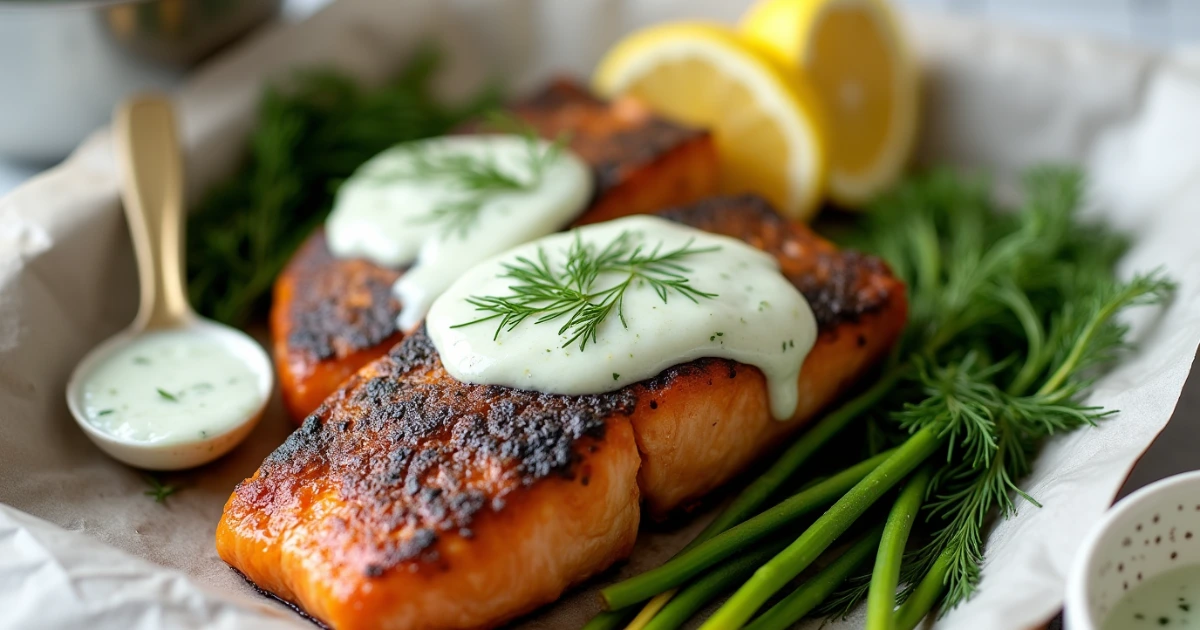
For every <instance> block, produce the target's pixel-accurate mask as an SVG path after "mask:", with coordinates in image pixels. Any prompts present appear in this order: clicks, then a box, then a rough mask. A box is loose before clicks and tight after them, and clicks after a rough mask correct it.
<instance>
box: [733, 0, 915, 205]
mask: <svg viewBox="0 0 1200 630" xmlns="http://www.w3.org/2000/svg"><path fill="white" fill-rule="evenodd" d="M741 34H742V35H743V36H744V37H745V38H746V39H748V40H750V41H752V42H753V43H754V44H755V45H757V46H758V47H759V48H760V49H761V50H764V51H767V52H768V53H769V54H771V55H772V56H773V57H774V58H775V60H776V62H777V63H779V64H781V65H782V66H783V67H785V68H787V69H788V71H789V72H790V73H791V74H793V75H804V76H806V77H807V78H808V80H809V82H810V83H811V84H812V86H813V87H814V88H815V89H816V91H817V93H818V95H819V97H820V98H821V102H822V104H823V105H824V106H825V112H826V114H827V115H828V120H829V136H830V147H829V192H830V196H831V197H832V198H833V199H834V201H836V202H838V203H839V204H842V205H845V206H847V207H856V206H860V205H861V204H863V203H864V202H865V201H867V200H869V199H870V198H871V197H873V196H874V195H875V194H877V193H878V192H880V191H881V190H882V189H884V188H886V187H887V186H889V185H890V184H892V183H893V182H894V181H895V180H896V178H897V177H898V176H899V174H900V172H901V171H902V170H903V168H904V165H905V162H907V160H908V157H909V154H910V153H911V152H912V145H913V139H914V136H915V134H916V127H917V106H918V96H919V95H918V92H919V83H920V79H919V74H918V68H917V63H916V61H915V59H914V57H913V55H912V54H911V53H910V51H909V48H908V46H907V43H906V41H905V39H904V33H903V31H902V30H901V29H900V27H899V25H898V24H897V22H896V19H895V16H894V15H893V12H892V10H891V8H890V7H889V5H888V4H887V1H886V0H762V1H760V2H759V3H758V4H756V5H754V6H753V7H751V9H750V10H749V11H748V12H747V13H746V15H745V16H744V17H743V18H742V24H741Z"/></svg>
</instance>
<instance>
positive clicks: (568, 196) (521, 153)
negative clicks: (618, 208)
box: [326, 135, 592, 329]
mask: <svg viewBox="0 0 1200 630" xmlns="http://www.w3.org/2000/svg"><path fill="white" fill-rule="evenodd" d="M550 150H551V145H550V143H548V142H546V141H544V140H535V139H530V138H525V137H522V136H516V135H482V136H448V137H443V138H434V139H431V140H422V141H417V142H410V143H405V144H402V145H399V146H397V147H394V148H392V149H389V150H387V151H384V152H383V153H381V154H379V155H377V156H375V157H374V158H372V159H371V160H370V161H368V162H367V163H366V164H364V165H363V166H362V167H361V168H359V170H358V171H357V172H355V173H354V175H353V176H352V177H351V178H350V179H349V180H347V181H346V183H345V184H344V185H343V186H342V187H341V189H340V190H339V191H338V195H337V200H336V202H335V204H334V208H333V212H332V213H331V214H330V216H329V219H328V220H327V222H326V229H327V232H326V236H327V238H328V241H329V249H330V251H331V252H332V253H333V254H334V255H335V256H339V257H347V258H350V257H361V258H366V259H368V260H371V261H372V262H375V263H376V264H379V265H384V266H388V267H404V266H407V265H410V264H411V265H412V266H411V268H409V269H408V270H407V271H406V272H405V273H404V275H403V276H402V277H401V278H400V280H399V281H397V283H396V285H395V289H394V290H395V293H396V295H397V297H398V298H399V300H400V303H401V309H402V310H401V313H400V317H399V322H398V323H399V325H400V327H401V328H402V329H409V328H411V327H413V326H415V325H416V324H417V323H418V322H419V321H420V320H421V318H422V317H424V316H425V313H426V311H427V310H428V309H429V305H430V304H431V303H432V302H433V300H434V299H435V298H437V296H438V295H440V294H441V293H442V291H444V290H446V288H447V287H449V286H450V284H451V283H453V282H454V280H455V279H457V278H458V277H459V276H461V275H462V274H463V272H465V271H466V270H467V269H469V268H471V267H472V266H473V265H474V264H475V263H477V262H479V261H481V260H484V259H486V258H488V257H490V256H493V255H495V254H498V253H500V252H502V251H504V250H506V249H508V248H510V247H513V246H514V245H519V244H521V243H525V242H528V241H530V240H532V239H535V238H538V237H540V236H544V235H546V234H550V233H552V232H555V231H557V230H559V229H561V228H562V227H563V226H565V225H567V224H568V223H570V222H571V220H572V219H574V218H575V217H576V216H578V214H579V213H580V212H581V211H582V210H583V208H584V207H585V206H586V205H587V203H588V200H589V199H590V198H591V194H592V178H591V172H590V171H589V170H588V167H587V166H586V165H585V164H584V163H583V162H582V161H581V160H580V159H579V158H577V157H575V156H574V155H572V154H571V153H569V152H568V151H566V150H565V149H564V150H559V151H556V152H554V153H550V154H548V153H546V152H548V151H550ZM535 155H553V156H554V157H553V158H552V159H550V160H548V161H547V162H546V163H545V164H544V165H542V166H541V167H540V169H539V167H538V165H537V160H536V159H535ZM447 159H450V160H455V159H457V160H468V161H472V162H473V163H474V164H476V165H485V166H487V167H494V168H495V170H496V171H497V172H498V173H500V174H501V175H502V176H505V177H507V178H510V179H512V180H514V181H516V182H518V183H519V184H520V187H519V188H516V189H513V188H509V189H503V188H498V189H471V188H469V187H468V186H465V185H464V184H463V181H462V180H461V179H457V178H454V177H452V176H437V175H433V176H431V175H429V173H428V171H429V170H430V169H429V168H428V164H429V163H430V162H442V163H445V161H446V160H447ZM423 166H424V168H422V167H423ZM464 208H467V209H465V210H464ZM448 210H449V212H447V211H448ZM437 213H442V214H441V216H440V217H435V215H436V214H437ZM456 220H457V222H456Z"/></svg>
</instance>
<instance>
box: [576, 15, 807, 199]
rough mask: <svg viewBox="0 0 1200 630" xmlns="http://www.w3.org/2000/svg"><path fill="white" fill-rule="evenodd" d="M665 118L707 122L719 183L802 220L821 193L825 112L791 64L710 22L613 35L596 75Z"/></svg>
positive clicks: (607, 87)
mask: <svg viewBox="0 0 1200 630" xmlns="http://www.w3.org/2000/svg"><path fill="white" fill-rule="evenodd" d="M593 82H594V87H595V89H596V91H597V92H599V93H600V94H602V95H605V96H609V97H612V96H617V95H622V94H628V95H631V96H633V97H635V98H638V99H639V100H641V101H643V102H645V103H646V104H647V105H649V106H650V107H651V108H652V109H654V110H656V111H657V112H659V113H661V114H662V115H663V116H665V117H667V118H671V119H674V120H677V121H679V122H682V123H685V124H690V125H695V126H698V127H705V128H708V129H710V130H711V131H712V133H713V138H714V141H715V143H716V147H717V153H718V155H719V156H720V162H721V187H722V190H724V191H725V192H731V193H732V192H755V193H759V194H761V195H763V196H764V197H766V198H767V199H769V200H771V201H772V202H773V203H774V204H776V206H777V207H779V208H780V210H782V211H783V212H784V213H785V214H787V215H788V216H790V217H792V218H795V219H799V220H808V219H809V218H811V216H812V215H813V214H814V213H815V211H816V209H817V206H818V204H819V203H820V200H821V197H822V194H823V193H824V185H825V173H826V148H825V147H826V143H825V127H824V118H823V114H822V112H821V110H820V107H821V106H820V103H819V102H818V100H817V97H816V94H815V93H814V92H813V90H812V88H810V87H809V86H808V85H807V84H806V83H805V82H804V80H803V78H801V77H799V76H797V75H795V74H794V73H790V74H789V73H787V72H784V71H783V69H782V68H780V67H778V66H776V65H775V64H774V62H772V61H771V60H770V58H769V57H768V56H767V55H766V54H765V53H763V52H762V51H759V50H757V49H755V48H754V46H752V45H750V44H747V43H746V42H745V41H744V40H742V39H741V38H740V37H739V36H738V35H737V33H736V32H735V31H733V30H732V29H729V28H727V27H724V26H720V25H715V24H698V23H697V24H691V23H685V24H667V25H663V26H657V27H651V28H649V29H646V30H643V31H639V32H637V33H634V34H632V35H630V36H629V37H627V38H625V39H624V40H622V41H621V42H620V43H618V44H617V45H616V46H615V47H614V48H613V49H612V50H611V51H609V53H608V55H607V56H606V57H605V58H604V60H603V61H601V62H600V65H599V67H598V68H597V70H596V75H595V77H594V79H593Z"/></svg>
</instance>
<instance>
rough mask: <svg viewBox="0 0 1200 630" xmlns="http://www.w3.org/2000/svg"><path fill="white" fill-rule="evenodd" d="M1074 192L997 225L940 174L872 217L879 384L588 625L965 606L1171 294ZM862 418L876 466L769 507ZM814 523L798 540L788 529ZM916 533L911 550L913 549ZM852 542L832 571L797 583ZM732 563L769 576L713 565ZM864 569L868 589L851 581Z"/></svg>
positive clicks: (1035, 181) (895, 615)
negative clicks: (1121, 275) (716, 601)
mask: <svg viewBox="0 0 1200 630" xmlns="http://www.w3.org/2000/svg"><path fill="white" fill-rule="evenodd" d="M1083 190H1084V188H1083V181H1082V177H1081V175H1080V174H1079V173H1078V172H1077V171H1074V170H1071V169H1061V168H1043V169H1037V170H1034V171H1032V172H1030V173H1029V174H1028V175H1027V176H1026V178H1025V200H1024V202H1023V204H1022V206H1021V207H1020V208H1019V209H1018V211H1017V212H1008V211H1005V210H1004V209H1002V208H999V207H997V206H996V205H995V204H994V203H993V201H992V198H991V196H990V195H989V190H988V186H987V185H986V182H984V181H981V180H977V179H971V178H967V177H963V176H959V175H955V174H953V173H950V172H948V171H943V172H935V173H932V174H930V175H927V176H922V177H917V178H914V179H912V180H910V181H908V182H906V183H904V184H903V185H901V186H900V187H899V188H898V189H897V190H895V191H893V192H892V193H891V194H889V195H888V196H886V197H885V198H884V199H881V200H880V201H879V202H878V203H877V204H876V207H875V208H874V209H873V211H872V212H871V213H870V214H869V215H868V216H867V218H866V219H865V220H864V221H863V223H862V224H861V225H860V226H859V229H858V230H857V233H856V238H855V239H854V240H855V242H856V244H857V245H858V246H859V247H861V248H863V249H866V250H868V251H872V252H875V253H877V254H879V255H881V256H883V257H884V258H886V259H887V260H888V262H889V263H890V264H891V265H892V268H893V270H894V271H895V272H896V273H897V274H898V275H899V276H900V277H901V278H903V279H904V280H905V282H906V283H907V284H908V287H909V301H910V318H909V323H908V325H907V327H906V330H905V333H904V336H903V338H902V340H901V341H900V343H899V344H898V345H897V347H896V349H895V351H894V352H893V354H892V356H891V357H890V359H889V361H888V362H887V365H886V366H885V367H884V368H883V370H882V372H881V374H880V375H879V376H878V378H877V379H876V381H875V382H874V384H872V385H871V386H870V387H868V388H867V389H866V390H865V391H863V392H862V393H860V394H859V395H858V396H856V397H854V398H852V399H850V400H849V401H847V402H846V403H844V404H843V405H841V406H840V407H838V408H837V409H835V410H833V411H832V412H830V413H829V414H827V415H826V416H825V417H824V418H822V419H821V420H820V421H819V422H817V423H816V424H815V425H814V426H813V427H812V428H811V429H810V430H808V431H807V432H806V433H805V434H803V435H802V436H801V437H800V438H798V439H797V440H796V441H795V442H794V443H793V444H792V445H791V446H790V447H789V448H788V449H787V450H786V451H785V452H784V453H783V455H782V456H781V457H780V459H779V460H778V461H777V462H776V463H775V464H774V465H773V466H772V467H771V468H770V469H769V470H768V471H767V472H766V473H764V474H763V475H762V476H761V477H760V478H758V479H757V480H756V481H755V482H753V483H752V484H751V485H750V486H749V487H748V488H747V489H746V490H745V491H743V493H742V494H741V495H739V496H738V497H736V498H735V500H734V501H733V503H732V504H731V505H730V506H729V508H727V509H726V510H725V511H724V512H723V513H722V514H721V515H720V516H718V517H717V519H716V520H715V521H714V522H713V523H712V524H711V525H710V526H709V527H708V528H707V529H705V530H704V532H703V533H702V534H701V535H700V536H699V537H698V538H697V540H696V541H694V542H693V543H692V544H691V545H689V546H688V547H687V548H685V550H684V551H683V552H681V553H680V554H679V555H677V556H676V557H675V558H673V559H672V560H671V561H669V562H668V563H666V564H665V565H663V566H661V567H659V568H657V569H654V570H651V571H649V572H646V573H643V574H642V575H639V576H636V577H634V578H631V579H629V580H626V581H624V582H621V583H618V584H615V585H613V586H610V587H608V588H606V589H604V591H603V595H604V598H605V601H606V602H607V604H608V605H609V607H610V608H612V609H613V611H612V612H609V613H605V614H603V615H601V616H600V617H598V618H597V619H595V620H593V622H592V624H590V626H589V627H590V628H593V629H597V628H606V627H617V626H619V625H621V624H623V623H625V622H627V621H628V620H629V619H631V618H633V617H634V614H636V613H638V611H639V609H640V614H638V616H637V617H636V618H635V619H634V621H633V623H632V625H631V626H630V627H633V628H642V627H646V628H655V629H658V630H662V629H665V628H674V627H678V626H679V625H680V624H682V623H683V622H684V621H686V620H687V619H688V618H689V617H690V616H691V615H692V614H694V613H695V612H696V611H697V610H698V609H699V608H700V606H701V605H703V603H705V602H706V601H707V600H708V599H711V598H712V597H715V596H716V595H718V594H720V593H721V592H723V591H727V590H729V589H734V588H735V587H736V591H735V592H734V593H733V595H732V596H731V597H730V599H729V600H728V601H726V603H725V604H724V605H723V606H721V607H720V608H719V609H718V610H717V611H716V612H715V613H714V614H713V615H712V616H711V617H710V618H709V619H708V620H707V622H706V623H705V624H704V625H703V626H702V628H707V629H715V628H737V627H742V626H743V625H746V624H747V623H749V627H752V628H755V629H756V630H763V629H766V628H786V627H789V626H790V625H791V624H793V623H795V621H796V620H798V619H799V618H800V617H802V616H803V615H806V614H808V613H809V612H811V611H813V610H814V609H817V608H818V606H820V605H821V604H822V602H824V603H825V608H824V610H825V611H826V612H827V613H828V612H831V611H833V612H836V611H845V610H848V609H849V608H850V607H853V606H855V605H857V604H858V603H860V602H861V601H862V600H863V599H866V601H867V611H868V615H867V620H868V621H867V627H868V628H869V629H871V630H885V629H887V630H891V629H899V630H909V629H910V628H912V627H914V626H915V625H916V624H917V623H918V622H919V621H920V620H921V619H922V618H923V617H925V616H926V615H927V614H928V613H929V612H930V611H931V610H933V609H934V608H935V607H937V606H938V605H939V604H941V605H942V606H943V609H948V608H949V607H953V606H954V605H956V604H958V603H960V602H961V601H963V600H964V599H965V598H967V597H969V596H970V594H971V592H972V591H973V589H974V588H975V586H976V585H977V583H978V581H979V576H980V565H981V562H982V559H983V545H984V532H985V528H986V526H987V525H988V523H989V522H990V520H991V519H993V518H996V517H1001V518H1002V517H1005V516H1007V515H1009V514H1011V513H1012V512H1013V510H1014V509H1015V503H1014V501H1015V497H1023V498H1024V499H1026V500H1029V501H1031V502H1034V503H1035V504H1036V502H1035V501H1034V498H1033V497H1030V496H1028V495H1027V494H1025V493H1024V492H1023V491H1022V490H1021V489H1020V487H1019V482H1020V480H1021V479H1022V478H1023V477H1024V476H1025V475H1027V474H1028V473H1029V472H1030V466H1031V462H1032V460H1033V458H1034V457H1035V456H1036V454H1037V451H1038V449H1039V447H1040V446H1041V444H1042V443H1043V442H1044V441H1045V440H1046V439H1047V438H1048V437H1050V436H1052V435H1055V434H1059V433H1062V432H1066V431H1070V430H1072V429H1075V428H1078V427H1081V426H1086V425H1091V424H1094V423H1096V422H1097V421H1099V420H1101V419H1102V418H1104V417H1105V416H1107V415H1109V414H1110V413H1111V411H1106V410H1103V409H1100V408H1096V407H1092V406H1089V405H1088V404H1087V403H1086V402H1085V394H1086V392H1087V390H1088V388H1089V386H1090V385H1091V383H1092V379H1093V378H1094V377H1095V375H1096V374H1097V373H1098V371H1099V370H1100V369H1103V368H1104V367H1105V366H1106V365H1108V364H1110V363H1111V362H1112V361H1113V360H1115V359H1116V358H1118V357H1119V356H1120V353H1121V351H1122V350H1124V349H1125V348H1126V333H1127V330H1126V328H1125V326H1124V325H1122V324H1121V323H1120V322H1119V320H1118V319H1117V318H1116V317H1117V315H1118V314H1119V313H1120V312H1121V311H1122V310H1124V309H1126V308H1129V307H1132V306H1138V305H1146V304H1158V303H1162V302H1163V301H1165V300H1166V299H1167V298H1168V297H1169V295H1170V294H1171V292H1172V289H1173V285H1172V283H1171V282H1169V281H1168V280H1166V279H1165V278H1163V277H1162V276H1161V274H1158V273H1150V274H1147V275H1138V276H1135V277H1134V278H1133V279H1132V280H1129V281H1127V282H1126V281H1121V280H1119V279H1118V278H1117V276H1116V274H1115V265H1116V263H1117V261H1118V260H1119V259H1120V257H1121V255H1122V254H1123V253H1124V252H1125V249H1126V243H1125V241H1124V239H1122V238H1120V237H1119V236H1118V235H1116V234H1113V233H1112V232H1110V231H1108V230H1106V229H1105V228H1103V227H1102V226H1099V225H1094V224H1088V223H1084V222H1083V221H1081V220H1080V219H1079V217H1078V216H1077V210H1078V208H1079V207H1080V206H1081V205H1082V201H1083V199H1082V196H1083ZM864 417H869V418H871V419H872V421H873V422H874V423H875V425H876V428H877V430H876V431H874V432H873V433H872V434H871V435H873V436H874V438H875V440H874V441H875V442H877V443H882V447H881V448H885V449H888V450H884V451H883V452H882V453H878V454H876V455H875V456H873V457H872V458H871V459H868V460H867V461H865V462H863V463H860V464H858V465H856V466H852V467H851V468H848V469H846V470H844V471H842V472H840V473H837V474H835V475H833V476H830V477H828V478H826V479H823V480H820V481H818V482H816V483H813V484H810V485H809V486H807V487H805V488H803V489H802V490H801V491H799V492H798V493H796V494H793V495H791V496H789V497H786V498H783V500H782V501H779V499H780V497H779V496H778V494H780V492H779V491H780V490H781V488H784V487H786V485H787V484H788V482H789V480H790V479H792V478H794V476H795V474H796V472H797V471H798V470H799V469H800V468H801V467H802V466H803V465H804V464H806V463H807V462H808V461H809V460H810V459H811V458H812V456H813V455H814V453H816V452H817V451H818V450H820V448H821V447H822V446H824V445H825V444H827V443H828V441H829V440H830V439H831V438H832V437H833V436H834V435H836V434H837V433H839V432H840V431H841V430H842V429H843V428H844V427H846V426H847V425H849V424H850V423H851V421H852V420H854V419H856V418H864ZM889 447H890V448H889ZM898 487H902V490H901V491H900V492H898V493H896V494H895V495H894V496H893V495H891V491H892V489H893V488H898ZM889 496H892V504H891V509H890V510H888V511H883V512H879V516H872V517H870V519H874V520H876V521H878V522H871V521H868V522H860V521H863V520H864V518H866V517H864V515H872V514H876V511H872V510H871V508H872V507H873V506H874V505H875V504H877V503H878V502H880V501H881V500H883V499H885V498H886V497H889ZM772 499H774V500H776V501H779V502H778V503H776V504H775V505H774V506H771V505H770V503H771V500H772ZM817 514H819V516H816V518H815V519H813V520H810V521H807V524H806V525H805V526H804V528H803V529H802V530H801V533H799V535H796V534H795V533H794V532H795V531H796V530H792V529H791V528H790V527H789V526H792V525H794V524H796V523H797V522H801V523H804V522H805V519H812V517H813V516H814V515H817ZM914 526H915V528H916V532H917V535H916V536H915V537H914V540H915V541H919V542H914V543H912V544H910V543H909V538H910V533H912V532H913V530H914ZM789 532H790V533H789ZM781 538H782V539H783V541H784V544H783V545H782V546H781V543H780V539H781ZM851 538H853V539H855V540H857V542H856V543H855V544H854V545H852V546H851V547H850V551H849V552H847V553H846V554H844V555H843V556H842V558H841V559H839V560H838V561H836V562H833V563H832V564H830V565H829V566H828V567H827V568H826V569H824V570H822V571H821V572H820V573H818V574H817V575H816V576H815V577H813V578H810V579H808V580H805V581H803V582H801V583H800V584H799V585H798V586H796V585H795V584H794V583H793V580H794V578H796V576H797V575H799V574H800V573H801V572H802V571H804V570H805V569H807V568H808V567H809V566H810V565H812V564H813V562H814V561H815V560H816V559H817V558H818V557H819V556H820V555H821V554H823V553H825V552H826V550H827V549H828V548H829V547H831V546H832V545H833V544H834V543H835V542H846V541H848V540H849V539H851ZM739 554H740V555H741V557H743V558H744V557H749V556H754V557H764V558H767V559H764V560H761V561H759V562H756V563H752V564H751V563H747V562H730V563H729V564H727V565H725V566H721V565H720V563H721V562H722V561H724V560H726V559H728V558H732V557H735V556H736V555H739ZM872 555H873V556H874V558H875V563H874V568H873V569H872V571H871V574H870V575H869V576H864V577H863V578H861V579H859V580H857V581H855V580H854V579H852V578H851V576H852V575H853V574H854V572H855V569H856V565H858V564H860V561H862V560H865V559H866V558H868V557H871V556H872ZM901 587H903V588H901ZM789 588H790V589H791V593H790V594H788V595H787V596H786V597H783V598H782V599H779V600H777V601H776V597H777V595H778V594H781V593H782V592H783V591H784V590H785V589H789ZM839 589H842V590H841V591H840V592H839ZM898 591H899V594H898ZM648 599H649V600H651V601H650V602H649V603H648V604H646V605H645V606H644V607H642V606H639V604H641V603H642V602H644V601H645V600H648ZM898 600H899V601H901V602H903V603H902V605H901V606H900V607H899V608H897V607H896V604H897V601H898ZM771 601H775V603H774V604H773V605H772V606H771V607H770V608H767V609H766V610H763V609H764V607H765V605H766V604H767V603H769V602H771ZM756 615H757V616H756ZM752 619H753V621H752Z"/></svg>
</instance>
